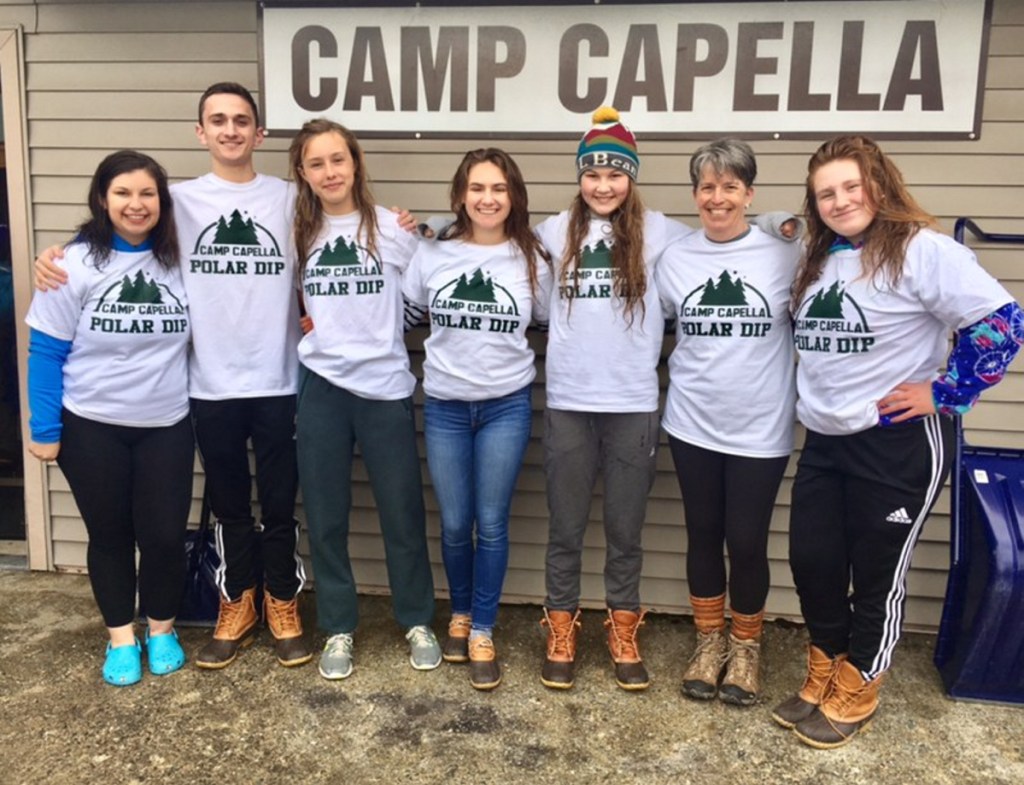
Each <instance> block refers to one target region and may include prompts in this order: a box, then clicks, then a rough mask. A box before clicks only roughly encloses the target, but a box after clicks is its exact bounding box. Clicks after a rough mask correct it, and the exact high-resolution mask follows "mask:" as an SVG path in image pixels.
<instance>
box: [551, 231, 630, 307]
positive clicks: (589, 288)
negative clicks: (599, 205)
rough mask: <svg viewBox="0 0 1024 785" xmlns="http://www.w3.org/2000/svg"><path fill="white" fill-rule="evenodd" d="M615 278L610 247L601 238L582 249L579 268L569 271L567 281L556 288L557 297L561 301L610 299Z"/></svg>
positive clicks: (613, 291) (613, 289) (613, 290)
mask: <svg viewBox="0 0 1024 785" xmlns="http://www.w3.org/2000/svg"><path fill="white" fill-rule="evenodd" d="M615 276H616V270H615V267H614V266H613V265H612V249H611V245H609V243H608V242H607V241H606V240H605V239H604V238H602V239H600V240H598V241H597V242H596V243H594V244H592V245H585V246H584V247H583V249H582V250H581V252H580V263H579V267H577V268H576V269H574V270H570V271H569V275H568V276H567V280H566V281H564V282H563V283H562V284H561V285H560V286H559V287H558V296H559V297H560V298H561V299H563V300H586V299H588V298H597V299H601V300H608V299H611V297H612V295H613V294H614V293H615Z"/></svg>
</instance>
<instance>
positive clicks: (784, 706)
mask: <svg viewBox="0 0 1024 785" xmlns="http://www.w3.org/2000/svg"><path fill="white" fill-rule="evenodd" d="M845 659H846V655H845V654H840V655H838V656H837V657H836V658H835V659H833V658H831V657H829V656H828V655H827V654H826V653H825V652H824V651H822V650H821V649H819V648H818V647H817V646H815V645H814V644H812V643H808V644H807V675H806V676H805V677H804V683H803V686H802V687H801V688H800V690H799V691H798V692H797V693H796V695H793V696H792V697H790V698H787V699H786V700H784V701H783V702H782V703H780V704H779V705H778V706H776V707H775V708H774V709H772V719H773V720H775V722H777V723H778V724H779V725H781V726H782V727H783V728H792V727H793V726H794V725H796V724H797V723H798V722H801V721H802V720H805V719H807V718H808V717H810V716H811V714H813V713H814V710H815V709H816V708H818V706H819V705H820V704H821V702H822V701H823V700H824V699H825V694H826V693H827V692H828V689H829V685H830V684H831V682H832V676H833V675H834V674H835V671H836V669H837V668H838V667H839V664H840V663H841V662H842V661H843V660H845Z"/></svg>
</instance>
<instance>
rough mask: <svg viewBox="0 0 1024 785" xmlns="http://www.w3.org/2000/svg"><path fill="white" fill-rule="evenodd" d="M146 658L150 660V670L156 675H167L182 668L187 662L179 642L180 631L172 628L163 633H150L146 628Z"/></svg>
mask: <svg viewBox="0 0 1024 785" xmlns="http://www.w3.org/2000/svg"><path fill="white" fill-rule="evenodd" d="M146 659H147V660H149V672H150V673H152V674H153V675H154V676H166V675H167V674H168V673H174V672H175V671H176V670H178V669H179V668H181V666H182V665H184V664H185V651H184V649H182V648H181V644H180V643H178V633H177V632H175V631H174V630H171V631H170V632H166V633H163V634H161V635H150V634H149V630H146Z"/></svg>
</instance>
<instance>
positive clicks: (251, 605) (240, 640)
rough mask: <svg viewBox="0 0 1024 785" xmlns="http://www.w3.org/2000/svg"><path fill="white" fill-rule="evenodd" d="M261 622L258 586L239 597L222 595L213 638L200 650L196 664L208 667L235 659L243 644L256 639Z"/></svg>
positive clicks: (226, 663)
mask: <svg viewBox="0 0 1024 785" xmlns="http://www.w3.org/2000/svg"><path fill="white" fill-rule="evenodd" d="M258 622H259V616H258V615H257V613H256V587H255V586H253V587H250V588H248V589H246V590H245V591H243V592H242V596H241V597H239V598H238V599H237V600H226V599H224V597H223V596H222V597H221V598H220V611H219V612H218V614H217V626H216V628H215V629H214V631H213V639H212V640H211V641H209V642H208V643H207V644H206V645H205V646H203V648H202V649H200V650H199V654H198V655H197V656H196V665H197V666H198V667H200V668H206V669H208V670H218V669H220V668H226V667H227V666H228V665H230V664H231V663H232V662H234V661H235V657H237V656H238V650H239V649H240V648H242V647H243V646H248V645H249V644H250V643H252V641H253V637H254V636H255V634H256V624H257V623H258Z"/></svg>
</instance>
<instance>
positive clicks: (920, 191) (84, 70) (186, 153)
mask: <svg viewBox="0 0 1024 785" xmlns="http://www.w3.org/2000/svg"><path fill="white" fill-rule="evenodd" d="M6 22H11V23H17V24H21V25H24V27H25V30H26V36H25V53H26V80H27V98H28V101H27V107H28V139H29V160H30V169H31V172H30V174H31V194H32V215H33V219H34V227H35V237H34V241H35V243H36V246H37V248H43V247H46V246H48V245H50V244H53V243H57V242H61V241H63V240H65V239H66V238H67V237H68V234H69V231H70V230H71V228H72V227H73V226H74V225H75V223H77V222H78V221H80V220H81V218H82V217H83V206H82V205H83V200H84V197H85V191H86V188H87V186H88V181H89V177H90V175H91V174H92V171H93V169H94V167H95V165H96V163H97V162H98V161H99V160H100V159H101V158H102V157H103V156H104V155H106V154H107V153H108V152H110V151H111V150H113V149H117V148H119V147H137V148H139V149H143V150H146V151H147V152H150V153H152V154H153V155H155V156H156V157H157V158H158V159H159V160H160V161H161V162H162V163H163V164H164V165H165V166H166V167H167V169H168V170H169V172H170V173H171V174H172V176H174V177H175V178H190V177H195V176H198V175H200V174H203V173H204V172H206V171H207V168H208V158H207V154H206V153H205V151H203V150H202V149H201V148H200V147H199V146H198V144H197V142H196V138H195V134H194V131H193V125H194V123H195V117H194V113H195V103H196V99H197V97H198V95H199V93H200V92H201V91H202V90H203V89H204V88H205V87H206V86H207V85H208V84H209V83H211V82H213V81H219V80H236V81H240V82H243V83H245V84H247V85H252V86H255V85H256V84H257V74H258V69H257V38H256V30H257V10H256V3H255V2H241V1H240V2H202V3H199V2H159V3H153V2H141V3H140V2H135V3H119V2H108V3H93V2H87V1H86V0H83V1H82V2H74V3H58V2H42V1H41V2H39V3H37V4H31V3H12V2H4V1H3V0H0V26H2V24H3V23H6ZM993 23H994V27H993V30H992V37H991V42H990V52H989V60H988V68H987V79H986V89H985V110H984V116H983V127H982V134H981V139H980V140H979V141H976V142H955V141H924V142H922V141H905V142H903V141H901V142H886V143H884V147H885V148H886V149H887V150H888V151H889V152H891V153H892V154H893V155H894V157H895V159H896V161H897V162H898V164H899V165H900V167H901V168H902V169H903V171H904V173H905V175H906V179H907V181H908V183H909V184H910V187H911V188H912V190H913V191H914V193H915V195H916V196H917V197H918V199H919V200H920V201H921V203H922V204H923V205H924V206H925V208H926V209H928V210H930V211H932V212H934V213H935V214H937V215H938V216H939V218H940V220H941V222H942V225H943V226H944V227H945V228H946V229H947V230H951V229H952V225H953V222H954V220H955V219H956V217H958V216H960V215H964V214H967V215H970V216H971V217H973V218H974V219H975V220H977V221H978V223H979V224H980V225H981V226H982V227H983V228H985V229H986V230H988V231H996V232H1022V231H1024V220H1022V218H1021V214H1022V208H1021V206H1022V205H1024V4H1019V3H1016V2H1014V1H1013V0H996V2H995V9H994V18H993ZM626 119H627V122H628V116H627V118H626ZM355 130H356V131H357V132H358V129H355ZM580 130H581V132H582V131H583V130H584V129H583V128H581V129H580ZM836 130H837V132H838V131H840V130H841V129H839V128H837V129H836ZM287 144H288V140H287V139H286V138H271V139H268V140H267V141H266V142H265V143H264V145H263V148H262V150H261V151H260V152H258V153H257V156H258V157H257V165H258V167H259V169H260V170H261V171H264V172H267V173H270V174H277V175H281V176H284V175H285V174H286V156H285V151H286V150H287ZM477 144H499V145H501V146H504V147H505V148H506V149H507V150H509V151H510V152H512V153H513V154H514V155H515V156H516V158H517V160H518V161H519V163H520V165H521V167H522V169H523V171H524V174H525V176H526V178H527V181H528V182H529V184H530V196H531V206H532V209H533V212H534V214H535V218H536V219H538V220H539V219H540V218H542V217H544V216H546V215H550V214H552V213H555V212H558V211H559V210H561V209H563V208H564V207H565V206H566V205H567V204H568V202H569V200H570V199H571V197H572V195H573V192H574V188H573V181H572V174H573V172H572V155H573V152H574V149H575V144H574V143H573V142H571V141H561V142H551V141H536V140H516V141H509V140H506V141H504V142H503V141H501V140H497V141H496V140H479V141H478V142H474V141H473V140H428V141H403V140H378V139H368V140H364V146H365V148H366V149H367V151H368V156H369V160H368V165H369V169H370V172H371V173H372V175H373V177H374V182H375V192H376V196H377V198H378V200H379V202H380V203H381V204H385V205H391V204H400V205H402V206H405V207H407V208H409V209H411V210H413V211H414V212H415V213H417V214H419V215H428V214H431V213H435V212H443V211H445V210H446V204H447V185H448V178H449V177H450V175H451V173H452V171H453V170H454V168H455V165H456V164H457V162H458V160H459V159H460V157H461V154H462V152H464V151H465V150H466V149H469V148H470V147H474V146H477ZM815 146H816V144H815V143H814V142H810V141H779V142H766V141H759V142H756V143H754V148H755V151H756V152H757V153H758V162H759V168H760V175H759V178H758V183H757V193H756V197H755V201H754V208H755V209H756V210H758V211H767V210H778V209H785V210H790V211H798V210H799V208H800V202H801V199H802V185H801V182H802V179H803V172H804V166H805V163H806V160H807V157H808V155H809V154H810V153H811V152H812V151H813V149H814V147H815ZM695 147H696V144H695V143H692V142H683V143H673V142H664V141H659V142H644V140H643V139H642V138H641V139H640V149H641V157H642V169H641V182H642V192H643V194H644V198H645V200H646V201H647V203H648V205H649V206H651V207H653V208H655V209H659V210H663V211H664V212H666V213H668V214H669V215H671V216H673V217H676V218H679V219H681V220H684V221H686V222H688V223H690V224H691V225H695V224H696V218H695V214H694V210H693V207H692V201H691V199H690V194H689V188H688V187H686V186H685V185H684V180H685V177H686V174H685V173H686V167H687V161H688V158H689V155H690V154H691V153H692V151H693V150H694V149H695ZM978 254H979V257H980V259H981V261H982V264H983V265H985V266H986V268H988V269H989V270H990V271H991V272H992V273H993V274H995V275H996V276H997V277H999V278H1000V279H1001V280H1002V281H1003V282H1004V283H1005V285H1006V286H1007V287H1008V288H1009V289H1010V291H1011V292H1012V293H1013V294H1014V296H1016V297H1017V298H1018V299H1024V264H1022V263H1021V256H1020V250H1019V249H999V248H985V247H982V248H979V249H978ZM423 337H424V331H423V329H419V330H417V331H416V332H414V333H413V334H412V335H411V336H410V346H411V348H412V349H413V363H414V366H415V369H416V370H417V371H418V368H419V366H420V364H421V362H422V348H421V347H422V341H423ZM533 341H534V343H535V345H536V346H537V348H538V350H539V352H540V353H542V351H543V340H542V339H540V338H538V337H537V336H534V337H533ZM670 347H671V342H670V341H666V352H667V351H669V350H670ZM539 364H540V374H539V376H538V381H537V384H536V386H535V391H534V407H535V410H536V413H535V418H534V440H533V442H532V443H531V445H530V447H529V449H528V452H527V457H526V463H525V466H524V468H523V472H522V476H521V478H520V482H519V486H518V490H517V493H516V497H515V499H514V502H513V520H512V524H511V537H512V552H511V560H510V569H509V574H508V579H507V582H506V592H505V597H506V600H508V601H516V602H519V601H522V602H540V601H541V599H542V598H543V594H544V585H543V564H544V547H545V541H546V526H547V509H546V504H545V496H544V476H543V470H542V467H541V463H542V450H541V446H540V443H539V436H540V430H541V416H540V415H541V411H542V410H543V402H544V390H543V378H544V377H543V361H542V360H540V361H539ZM662 378H663V380H664V378H665V373H664V368H663V369H662ZM1022 401H1024V364H1022V363H1017V365H1016V366H1015V368H1014V369H1013V370H1012V372H1011V373H1010V375H1009V377H1008V378H1007V379H1006V381H1005V382H1004V383H1003V384H1002V385H1000V386H999V387H997V388H996V389H995V390H993V391H992V392H991V393H990V394H989V395H988V396H987V400H986V402H984V403H983V404H982V405H980V406H979V407H978V409H977V410H976V411H975V412H974V413H972V414H971V415H970V416H969V418H968V420H967V424H968V429H969V438H970V439H971V440H972V441H973V442H975V443H979V444H991V445H996V446H1009V447H1024V403H1022ZM795 459H796V456H794V459H793V460H792V461H791V462H790V467H789V469H788V471H787V475H786V479H785V481H784V483H783V487H782V490H781V492H780V494H779V499H778V505H777V508H776V511H775V514H774V517H773V520H772V527H771V536H770V540H769V555H770V557H771V560H772V591H771V595H770V597H769V603H768V612H769V614H770V615H784V616H796V615H798V614H799V606H798V603H797V599H796V595H795V592H794V591H793V588H792V578H791V576H790V572H789V568H788V565H787V562H786V553H787V533H786V532H787V520H788V504H789V496H790V488H791V485H792V476H793V469H794V467H795ZM658 469H659V471H658V477H657V480H656V482H655V485H654V489H653V491H652V493H651V497H650V503H649V507H648V516H647V527H646V530H645V568H644V583H643V587H642V591H643V598H644V602H645V604H647V605H649V606H651V607H654V608H656V609H658V610H668V611H681V610H685V609H686V608H687V585H686V576H685V570H684V559H683V554H684V553H685V547H686V534H685V529H684V528H683V520H682V510H681V505H680V503H679V491H678V488H677V486H676V481H675V476H674V473H673V471H672V465H671V458H670V456H669V452H668V450H667V448H665V449H662V450H661V451H660V453H659V458H658ZM196 472H197V474H196V485H195V487H196V497H197V498H196V500H195V503H194V504H193V510H192V519H193V521H195V520H196V519H197V518H198V514H199V501H198V494H199V490H200V489H201V487H202V486H201V470H200V469H199V467H198V465H197V467H196ZM424 474H425V476H427V475H426V465H425V462H424ZM355 486H356V487H355V489H354V503H355V509H354V510H353V514H352V537H351V543H350V549H351V552H352V555H353V557H354V559H355V566H356V572H357V578H358V580H359V585H360V588H361V589H362V590H363V591H367V592H379V591H386V590H387V576H386V572H385V569H384V562H383V549H382V546H381V542H380V539H379V536H378V535H377V523H376V517H375V512H374V505H373V498H372V495H371V493H370V490H369V485H368V483H367V481H366V476H365V471H364V470H363V469H362V468H361V467H358V468H357V470H356V476H355ZM48 493H49V502H50V510H51V515H52V518H51V522H50V525H51V533H52V539H53V557H54V565H55V567H56V568H57V569H61V570H82V569H84V565H85V540H86V537H85V531H84V527H83V526H82V523H81V521H80V519H79V517H78V514H77V510H76V508H75V505H74V501H73V499H72V498H71V495H70V493H69V491H68V487H67V483H66V482H65V480H64V478H63V477H62V476H61V474H60V472H59V470H58V469H56V468H51V469H50V472H49V491H48ZM427 505H428V511H429V513H428V515H429V534H430V547H431V553H432V556H433V559H434V574H435V579H436V582H437V585H438V587H439V591H440V592H441V593H442V594H443V588H444V585H445V584H444V574H443V570H442V569H441V566H440V543H439V535H438V531H439V520H438V513H437V505H436V502H435V501H434V499H433V497H432V495H431V494H430V493H429V490H428V495H427ZM600 509H601V489H600V486H599V487H598V488H597V489H596V490H595V493H594V502H593V507H592V525H591V527H590V529H589V530H588V532H587V536H586V542H585V553H584V572H585V574H584V580H583V591H584V596H585V602H586V604H587V605H590V606H600V605H601V604H602V601H603V586H602V578H601V571H602V566H603V535H602V532H601V527H600ZM300 517H301V506H300ZM948 532H949V501H948V493H944V494H943V496H942V498H941V499H940V501H939V504H938V507H937V509H936V511H935V513H934V514H933V515H932V518H931V520H930V521H929V522H928V524H927V526H926V527H925V530H924V534H923V537H922V541H921V543H920V545H919V547H918V549H917V552H916V554H915V557H914V563H913V570H912V572H911V574H910V577H909V581H908V583H909V594H910V599H909V602H908V608H909V610H908V615H907V618H908V619H909V623H910V624H911V625H913V626H917V627H934V626H935V625H937V623H938V620H939V614H940V609H941V602H942V597H943V594H944V591H945V572H946V568H947V565H948V560H949V554H948ZM302 548H303V552H304V553H307V554H308V544H307V542H306V540H305V539H303V542H302Z"/></svg>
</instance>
